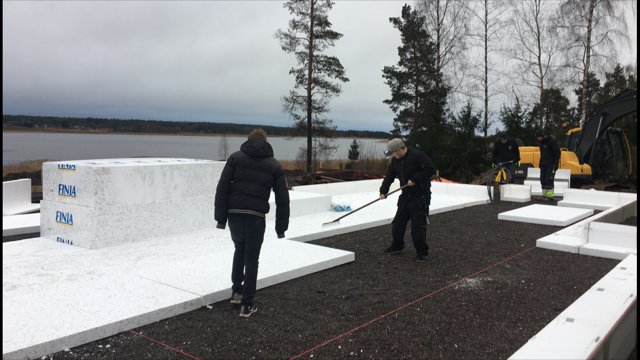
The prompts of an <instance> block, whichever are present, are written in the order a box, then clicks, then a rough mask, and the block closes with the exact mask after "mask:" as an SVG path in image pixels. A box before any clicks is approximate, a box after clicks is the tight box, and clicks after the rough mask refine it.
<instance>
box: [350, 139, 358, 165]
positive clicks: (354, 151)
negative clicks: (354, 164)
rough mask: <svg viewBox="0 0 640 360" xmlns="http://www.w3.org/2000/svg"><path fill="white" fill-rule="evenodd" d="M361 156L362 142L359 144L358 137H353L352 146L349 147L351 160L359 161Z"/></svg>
mask: <svg viewBox="0 0 640 360" xmlns="http://www.w3.org/2000/svg"><path fill="white" fill-rule="evenodd" d="M359 158H360V144H358V142H357V141H356V139H353V142H352V143H351V147H349V160H351V161H358V159H359Z"/></svg>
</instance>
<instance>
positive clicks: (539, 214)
mask: <svg viewBox="0 0 640 360" xmlns="http://www.w3.org/2000/svg"><path fill="white" fill-rule="evenodd" d="M591 215H593V210H592V209H578V208H569V207H558V206H552V205H539V204H534V205H529V206H525V207H522V208H518V209H514V210H510V211H506V212H503V213H500V214H498V219H500V220H509V221H519V222H526V223H531V224H542V225H554V226H567V225H570V224H573V223H574V222H576V221H579V220H582V219H585V218H587V217H589V216H591Z"/></svg>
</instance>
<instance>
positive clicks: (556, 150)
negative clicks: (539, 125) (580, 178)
mask: <svg viewBox="0 0 640 360" xmlns="http://www.w3.org/2000/svg"><path fill="white" fill-rule="evenodd" d="M559 162H560V146H558V142H557V141H556V139H555V138H554V137H553V136H551V135H547V136H545V137H544V138H543V139H542V141H540V165H539V166H540V167H544V166H549V167H552V168H553V169H554V170H557V169H558V163H559Z"/></svg>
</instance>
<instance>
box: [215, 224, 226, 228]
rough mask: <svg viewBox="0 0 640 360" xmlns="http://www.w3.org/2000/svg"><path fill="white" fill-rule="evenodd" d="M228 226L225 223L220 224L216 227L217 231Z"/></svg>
mask: <svg viewBox="0 0 640 360" xmlns="http://www.w3.org/2000/svg"><path fill="white" fill-rule="evenodd" d="M225 226H226V224H224V223H218V225H216V229H224V228H225Z"/></svg>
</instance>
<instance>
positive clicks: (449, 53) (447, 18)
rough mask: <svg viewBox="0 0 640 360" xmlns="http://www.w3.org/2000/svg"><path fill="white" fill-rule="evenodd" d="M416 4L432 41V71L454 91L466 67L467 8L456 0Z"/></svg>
mask: <svg viewBox="0 0 640 360" xmlns="http://www.w3.org/2000/svg"><path fill="white" fill-rule="evenodd" d="M416 7H417V10H418V11H419V12H421V13H422V14H423V15H424V17H425V29H426V30H427V33H429V35H430V36H431V39H432V40H433V42H434V46H435V49H436V58H435V66H434V68H435V71H436V72H437V73H440V74H442V75H443V78H442V80H443V81H444V82H445V84H444V85H445V86H447V87H448V88H449V89H450V91H451V92H452V93H453V92H457V91H458V88H459V87H460V86H461V84H463V81H464V78H465V75H466V72H467V70H468V62H467V61H466V54H467V52H466V51H467V43H466V40H467V34H468V32H469V26H468V24H469V17H470V14H469V10H468V8H467V7H466V6H465V3H464V2H463V1H459V0H420V1H418V3H417V5H416ZM436 86H437V87H439V86H440V84H436Z"/></svg>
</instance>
